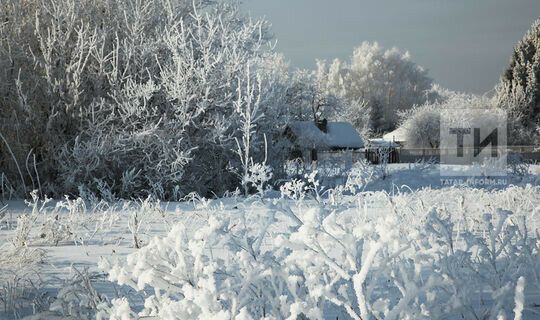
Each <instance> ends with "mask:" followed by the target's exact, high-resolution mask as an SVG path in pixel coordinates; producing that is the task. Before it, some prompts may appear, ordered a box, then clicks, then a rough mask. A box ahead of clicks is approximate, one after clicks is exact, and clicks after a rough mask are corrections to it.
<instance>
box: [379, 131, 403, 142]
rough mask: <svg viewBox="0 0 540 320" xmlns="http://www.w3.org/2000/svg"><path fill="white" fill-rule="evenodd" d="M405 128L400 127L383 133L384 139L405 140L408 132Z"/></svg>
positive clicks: (392, 140)
mask: <svg viewBox="0 0 540 320" xmlns="http://www.w3.org/2000/svg"><path fill="white" fill-rule="evenodd" d="M405 130H406V129H405V128H403V127H399V128H397V129H396V130H394V131H392V132H389V133H387V134H385V135H383V140H386V141H391V142H405V140H406V138H405V137H406V132H405Z"/></svg>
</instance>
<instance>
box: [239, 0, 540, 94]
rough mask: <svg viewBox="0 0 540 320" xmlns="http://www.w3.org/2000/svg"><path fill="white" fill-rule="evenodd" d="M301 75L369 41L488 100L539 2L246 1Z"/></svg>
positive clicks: (538, 10)
mask: <svg viewBox="0 0 540 320" xmlns="http://www.w3.org/2000/svg"><path fill="white" fill-rule="evenodd" d="M243 1H244V4H243V6H244V8H245V9H246V11H248V12H250V13H251V15H252V16H257V17H259V16H264V17H265V18H266V19H267V20H269V21H270V22H271V24H272V26H273V28H272V30H273V32H274V34H275V36H276V38H277V39H278V45H277V50H278V51H281V52H283V53H284V54H285V56H286V58H287V60H289V61H290V62H291V65H292V66H294V67H305V68H312V67H313V66H314V65H315V59H317V58H321V59H327V60H331V59H333V58H340V59H348V57H349V56H350V55H351V54H352V50H353V48H354V47H355V46H357V45H358V44H360V43H361V42H362V41H378V42H379V43H380V44H381V45H383V46H385V47H392V46H396V47H398V48H400V49H402V50H404V49H407V50H409V51H410V53H411V55H412V57H413V60H414V61H415V62H417V63H418V64H420V65H422V66H424V67H425V68H427V69H429V72H430V75H431V77H432V78H434V79H435V81H436V82H437V83H440V84H441V85H443V86H445V87H447V88H449V89H453V90H459V91H466V92H474V93H483V92H486V91H489V90H491V89H492V88H493V86H494V85H495V84H496V82H497V81H498V78H499V76H500V74H501V73H502V71H503V69H504V68H505V67H506V65H507V64H508V61H509V58H510V54H511V51H512V48H513V46H514V45H515V44H516V43H517V41H518V40H519V39H521V38H522V36H523V34H524V33H525V32H526V31H527V29H528V28H529V27H530V25H531V24H532V22H533V21H534V19H536V18H537V17H539V16H540V0H243Z"/></svg>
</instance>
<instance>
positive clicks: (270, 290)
mask: <svg viewBox="0 0 540 320" xmlns="http://www.w3.org/2000/svg"><path fill="white" fill-rule="evenodd" d="M256 219H260V220H256ZM273 220H274V217H273V216H272V215H270V216H266V217H260V216H259V217H254V219H253V220H252V219H250V223H248V221H247V219H244V218H242V217H240V220H236V219H234V220H233V219H223V220H221V221H220V220H217V219H216V218H214V217H211V218H210V220H209V221H208V226H206V227H204V228H202V229H200V230H198V231H196V232H195V233H194V234H193V235H191V234H190V233H189V231H188V230H187V229H186V228H185V227H184V226H183V225H177V226H175V227H174V228H173V230H172V231H171V232H170V233H169V234H168V235H167V236H166V237H164V238H154V239H153V240H152V241H151V242H150V243H149V244H148V245H147V246H145V247H143V248H141V249H140V250H139V251H137V252H135V253H133V254H131V255H130V256H128V258H127V261H126V262H117V263H115V264H112V265H111V264H110V262H108V261H105V260H102V262H101V268H103V269H104V270H106V271H108V273H109V279H110V280H112V281H116V282H118V283H119V284H125V285H129V286H131V287H133V288H134V289H135V290H138V291H141V290H144V289H145V288H151V289H153V294H152V295H150V296H148V297H147V298H146V300H145V303H144V309H143V310H142V311H141V312H139V313H138V316H139V317H140V318H144V317H158V318H160V319H254V318H271V319H283V318H290V319H295V318H296V317H297V316H298V315H300V314H305V315H308V316H309V317H316V318H318V317H320V312H319V310H318V309H317V308H316V307H315V305H314V304H312V300H311V299H310V298H309V296H307V295H306V293H305V291H303V290H302V289H301V286H299V284H300V283H301V282H302V279H300V278H298V277H295V276H294V275H292V274H288V273H285V272H284V271H283V270H282V269H281V265H280V263H279V262H280V261H281V259H280V258H279V256H280V255H281V254H282V253H280V252H279V251H278V250H276V251H269V252H265V251H263V250H262V248H261V246H262V244H263V241H264V238H265V237H266V236H267V232H268V230H267V229H268V227H269V226H270V225H271V224H272V223H273ZM256 221H258V223H257V222H256ZM250 225H254V226H256V227H249V226H250ZM114 303H115V305H117V307H116V308H111V310H110V312H111V313H114V314H115V315H116V316H119V312H120V310H123V312H125V315H132V314H134V313H133V311H132V310H131V308H130V307H129V304H127V302H126V301H125V300H123V301H122V300H116V301H115V302H114Z"/></svg>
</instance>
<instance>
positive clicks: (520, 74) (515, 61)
mask: <svg viewBox="0 0 540 320" xmlns="http://www.w3.org/2000/svg"><path fill="white" fill-rule="evenodd" d="M539 79H540V19H539V20H536V21H535V22H534V23H533V25H532V27H531V29H530V30H529V31H528V32H527V33H526V34H525V36H524V37H523V39H522V40H521V41H519V43H518V44H517V45H516V47H515V48H514V52H513V53H512V57H511V59H510V65H509V66H508V68H507V69H506V71H505V72H504V74H503V75H502V77H501V79H500V82H499V84H498V85H497V87H496V91H497V95H496V98H497V103H498V105H499V106H500V107H503V108H505V109H507V110H508V111H509V115H510V120H511V125H512V136H513V140H517V141H516V142H517V143H519V142H521V143H524V142H525V143H526V142H531V141H532V137H531V136H532V135H534V134H535V132H534V130H535V129H536V127H537V126H538V125H539V123H540V81H539ZM527 140H528V141H527Z"/></svg>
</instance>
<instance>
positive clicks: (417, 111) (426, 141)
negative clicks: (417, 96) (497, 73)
mask: <svg viewBox="0 0 540 320" xmlns="http://www.w3.org/2000/svg"><path fill="white" fill-rule="evenodd" d="M439 92H440V96H441V97H442V100H440V101H436V102H434V103H426V104H424V105H422V106H416V107H413V108H412V109H410V110H407V111H405V112H402V113H400V118H401V124H400V127H401V128H402V129H403V132H404V135H405V141H406V142H405V145H406V147H408V148H426V149H433V148H438V147H439V145H440V132H441V126H440V121H441V112H442V111H444V110H459V109H463V110H466V112H463V113H461V112H450V113H447V116H451V117H455V119H453V121H456V122H458V123H463V122H464V121H466V120H467V119H466V118H467V117H468V116H471V115H472V116H476V115H477V113H475V111H474V110H475V109H479V110H483V109H489V108H493V104H492V102H491V99H489V98H487V97H485V96H476V95H472V94H465V93H459V92H452V91H448V90H440V91H439ZM480 114H481V113H478V115H480Z"/></svg>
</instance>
